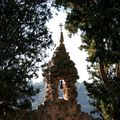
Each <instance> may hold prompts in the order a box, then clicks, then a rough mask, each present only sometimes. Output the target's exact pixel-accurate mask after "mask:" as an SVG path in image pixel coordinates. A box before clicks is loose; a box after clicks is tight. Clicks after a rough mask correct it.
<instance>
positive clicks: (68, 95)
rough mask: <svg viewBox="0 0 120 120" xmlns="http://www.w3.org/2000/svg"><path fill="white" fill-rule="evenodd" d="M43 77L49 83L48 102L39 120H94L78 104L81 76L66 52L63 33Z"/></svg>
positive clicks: (41, 109)
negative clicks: (79, 79)
mask: <svg viewBox="0 0 120 120" xmlns="http://www.w3.org/2000/svg"><path fill="white" fill-rule="evenodd" d="M43 77H44V81H46V83H47V90H46V100H45V103H44V105H43V106H40V107H39V109H38V114H37V118H36V119H37V120H92V118H91V117H90V116H89V115H88V114H86V113H84V112H81V110H80V105H78V104H77V100H76V97H77V91H76V87H75V83H76V80H77V79H78V78H79V76H78V72H77V69H76V68H75V64H74V62H73V61H72V60H70V56H69V53H68V52H66V48H65V45H64V37H63V32H62V31H61V34H60V45H59V46H58V47H57V48H56V50H55V52H54V54H53V57H52V59H51V60H50V61H49V63H48V64H47V66H46V68H45V69H43Z"/></svg>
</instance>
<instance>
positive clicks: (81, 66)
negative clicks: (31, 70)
mask: <svg viewBox="0 0 120 120" xmlns="http://www.w3.org/2000/svg"><path fill="white" fill-rule="evenodd" d="M65 19H66V13H65V12H64V11H63V12H58V15H56V14H55V13H53V18H52V19H51V20H50V21H49V22H48V23H47V26H48V28H49V30H50V31H51V32H52V39H53V41H54V43H55V44H56V47H58V46H59V44H60V43H59V41H60V32H61V30H60V26H59V25H60V23H62V24H63V28H62V31H63V36H64V44H65V47H66V51H67V52H68V53H69V56H70V59H71V60H73V62H74V63H75V64H76V66H75V67H76V68H77V70H78V75H79V77H80V79H79V80H78V81H79V82H80V83H81V82H83V81H84V80H85V81H88V73H87V62H86V60H85V59H86V57H87V55H86V53H85V52H84V51H81V50H80V49H79V46H80V45H81V38H80V32H79V33H78V34H75V35H73V36H72V37H71V38H69V36H68V34H69V33H68V31H66V30H65V29H64V23H65ZM55 49H56V48H55ZM55 49H54V50H53V51H51V52H50V57H49V58H48V59H49V60H50V59H51V57H52V54H53V52H54V51H55ZM41 74H42V72H41V69H40V71H39V73H38V75H39V78H37V79H34V81H33V82H40V81H42V80H43V78H42V75H41Z"/></svg>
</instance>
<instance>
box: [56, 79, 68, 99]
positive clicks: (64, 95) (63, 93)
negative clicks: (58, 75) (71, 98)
mask: <svg viewBox="0 0 120 120" xmlns="http://www.w3.org/2000/svg"><path fill="white" fill-rule="evenodd" d="M58 91H59V99H65V100H68V91H67V86H66V83H65V81H64V80H59V86H58Z"/></svg>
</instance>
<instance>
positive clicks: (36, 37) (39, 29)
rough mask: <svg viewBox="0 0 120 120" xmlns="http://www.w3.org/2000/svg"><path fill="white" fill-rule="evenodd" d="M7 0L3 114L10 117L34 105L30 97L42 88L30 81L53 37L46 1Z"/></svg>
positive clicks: (1, 10) (1, 31)
mask: <svg viewBox="0 0 120 120" xmlns="http://www.w3.org/2000/svg"><path fill="white" fill-rule="evenodd" d="M3 2H4V3H2V4H1V5H0V116H3V117H6V115H7V114H12V113H13V112H15V111H17V110H20V109H21V108H22V109H23V108H24V109H30V108H31V99H30V98H31V96H32V95H35V94H36V93H38V92H39V91H38V90H37V89H34V88H33V86H31V85H29V81H30V80H31V79H32V78H33V77H35V76H36V77H37V74H36V72H37V70H38V69H39V66H38V64H37V63H38V62H40V61H41V60H42V59H43V58H44V57H45V56H46V54H45V51H46V49H47V48H49V47H50V46H51V45H52V40H51V35H50V34H49V32H48V30H47V27H46V26H45V23H46V21H47V20H48V19H50V18H51V13H50V9H49V8H48V7H47V4H46V2H43V1H39V3H38V1H36V0H35V1H32V0H18V1H17V0H3ZM21 101H24V102H23V103H22V104H21ZM13 115H14V114H13ZM4 119H7V117H6V118H4ZM8 119H9V118H8Z"/></svg>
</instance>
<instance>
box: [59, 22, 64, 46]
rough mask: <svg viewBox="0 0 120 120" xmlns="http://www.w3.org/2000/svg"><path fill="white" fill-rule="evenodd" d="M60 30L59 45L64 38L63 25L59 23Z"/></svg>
mask: <svg viewBox="0 0 120 120" xmlns="http://www.w3.org/2000/svg"><path fill="white" fill-rule="evenodd" d="M59 26H60V30H61V35H60V43H61V44H63V42H64V37H63V32H62V27H63V24H62V23H60V25H59Z"/></svg>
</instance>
